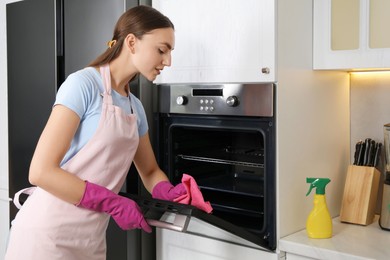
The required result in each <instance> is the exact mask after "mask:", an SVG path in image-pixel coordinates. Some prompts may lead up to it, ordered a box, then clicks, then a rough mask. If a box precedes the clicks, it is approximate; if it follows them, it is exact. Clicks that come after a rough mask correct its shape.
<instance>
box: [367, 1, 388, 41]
mask: <svg viewBox="0 0 390 260" xmlns="http://www.w3.org/2000/svg"><path fill="white" fill-rule="evenodd" d="M369 10H370V13H369V31H370V36H369V46H370V48H390V34H389V27H388V26H389V25H390V15H389V10H390V1H389V0H370V7H369Z"/></svg>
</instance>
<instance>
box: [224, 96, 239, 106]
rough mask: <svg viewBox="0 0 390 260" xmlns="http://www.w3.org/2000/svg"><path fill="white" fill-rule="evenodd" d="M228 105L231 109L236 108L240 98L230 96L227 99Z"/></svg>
mask: <svg viewBox="0 0 390 260" xmlns="http://www.w3.org/2000/svg"><path fill="white" fill-rule="evenodd" d="M226 104H227V105H228V106H229V107H235V106H237V105H238V98H237V97H236V96H229V97H228V98H227V99H226Z"/></svg>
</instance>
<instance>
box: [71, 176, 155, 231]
mask: <svg viewBox="0 0 390 260" xmlns="http://www.w3.org/2000/svg"><path fill="white" fill-rule="evenodd" d="M85 183H86V187H85V191H84V195H83V197H82V199H81V200H80V202H79V203H78V204H77V205H76V206H78V207H82V208H86V209H89V210H93V211H97V212H105V213H107V214H110V215H111V216H112V218H113V219H114V220H115V222H116V223H117V224H118V226H119V227H120V228H122V229H123V230H130V229H134V228H142V229H143V230H144V231H146V232H148V233H150V232H152V228H151V227H150V226H149V225H148V223H146V220H145V219H144V216H143V215H142V213H141V210H140V208H139V206H138V205H137V203H135V202H134V201H133V200H131V199H128V198H125V197H122V196H119V195H118V194H115V193H114V192H112V191H110V190H109V189H107V188H105V187H102V186H99V185H97V184H93V183H90V182H87V181H86V182H85Z"/></svg>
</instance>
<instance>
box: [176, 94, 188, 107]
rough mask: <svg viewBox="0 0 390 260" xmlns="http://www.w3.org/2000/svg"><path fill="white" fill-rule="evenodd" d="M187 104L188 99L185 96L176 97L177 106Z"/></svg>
mask: <svg viewBox="0 0 390 260" xmlns="http://www.w3.org/2000/svg"><path fill="white" fill-rule="evenodd" d="M187 102H188V99H187V97H186V96H178V97H177V98H176V104H178V105H179V106H183V105H185V104H187Z"/></svg>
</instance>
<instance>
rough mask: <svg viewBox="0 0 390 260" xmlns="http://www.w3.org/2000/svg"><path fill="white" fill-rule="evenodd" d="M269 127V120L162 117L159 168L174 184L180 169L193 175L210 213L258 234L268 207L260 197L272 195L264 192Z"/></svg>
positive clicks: (269, 169) (178, 179)
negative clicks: (184, 121) (164, 119)
mask: <svg viewBox="0 0 390 260" xmlns="http://www.w3.org/2000/svg"><path fill="white" fill-rule="evenodd" d="M211 122H212V123H211ZM213 124H217V125H218V126H213ZM269 128H270V124H269V122H257V123H255V124H254V126H252V127H245V126H244V125H243V124H242V122H236V125H235V126H222V125H220V124H219V122H218V120H217V121H213V120H210V121H209V122H204V124H203V125H202V124H191V123H190V124H182V123H179V124H176V123H173V122H171V123H170V124H169V123H168V124H167V123H166V124H165V126H164V129H165V131H163V132H165V139H164V140H165V142H164V144H163V145H162V147H163V150H164V152H163V154H164V157H165V159H164V160H163V162H161V165H162V168H163V170H164V171H165V172H166V173H167V174H168V175H169V178H170V180H171V181H172V183H174V184H177V183H180V182H181V177H182V174H184V173H186V174H189V175H191V176H193V177H194V179H195V180H196V182H197V184H198V186H199V188H200V189H201V191H202V194H203V197H204V199H205V200H206V201H210V203H211V205H212V207H213V214H214V215H215V216H217V217H220V218H222V219H224V220H226V221H229V222H231V223H233V224H235V225H237V226H240V227H243V228H245V229H247V230H248V231H251V232H253V233H256V234H263V235H264V234H265V233H267V232H266V229H267V228H269V226H268V225H267V224H266V222H267V221H266V218H265V215H266V214H269V213H270V212H269V210H266V204H267V202H266V201H267V199H268V200H269V199H270V198H271V197H272V196H270V198H267V195H266V194H265V193H266V192H265V190H267V189H271V186H272V181H271V179H272V178H270V177H267V171H268V172H269V173H268V174H272V173H271V172H270V171H272V169H273V168H272V167H271V163H270V162H271V158H268V157H271V154H272V150H273V149H271V147H268V146H269V144H270V141H271V140H268V139H271V135H270V129H269ZM267 143H268V144H267ZM267 154H268V155H267ZM268 162H269V164H270V165H267V164H268ZM268 166H269V168H267V167H268ZM267 179H269V180H267ZM266 180H267V181H266ZM270 181H271V182H270ZM267 183H268V184H267ZM267 185H268V187H267ZM271 190H272V192H274V190H273V189H271ZM266 211H267V212H266ZM272 215H273V214H272ZM267 226H268V227H267Z"/></svg>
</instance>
